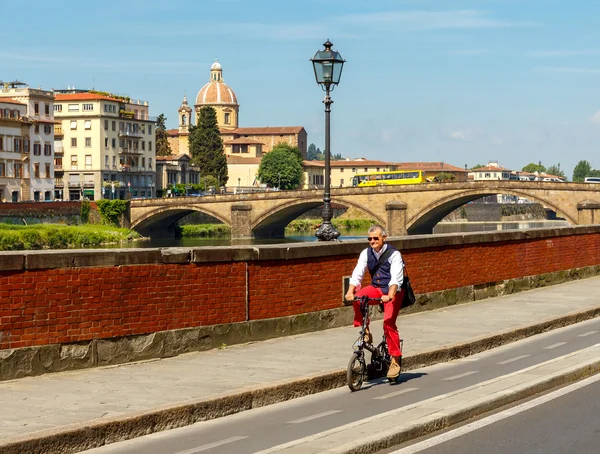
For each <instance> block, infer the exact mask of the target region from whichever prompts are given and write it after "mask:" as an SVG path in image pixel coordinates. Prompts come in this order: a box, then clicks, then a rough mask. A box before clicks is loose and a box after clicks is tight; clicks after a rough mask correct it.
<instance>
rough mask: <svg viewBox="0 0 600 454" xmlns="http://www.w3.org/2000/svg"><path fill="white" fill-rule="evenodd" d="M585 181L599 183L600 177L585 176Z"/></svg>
mask: <svg viewBox="0 0 600 454" xmlns="http://www.w3.org/2000/svg"><path fill="white" fill-rule="evenodd" d="M583 181H584V182H585V183H600V177H585V180H583Z"/></svg>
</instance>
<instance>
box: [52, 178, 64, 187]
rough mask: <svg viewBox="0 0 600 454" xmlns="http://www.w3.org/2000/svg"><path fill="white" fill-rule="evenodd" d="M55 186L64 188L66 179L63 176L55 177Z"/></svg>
mask: <svg viewBox="0 0 600 454" xmlns="http://www.w3.org/2000/svg"><path fill="white" fill-rule="evenodd" d="M54 186H55V187H61V188H62V187H64V186H65V181H64V180H63V179H62V178H55V179H54Z"/></svg>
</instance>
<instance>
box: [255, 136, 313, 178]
mask: <svg viewBox="0 0 600 454" xmlns="http://www.w3.org/2000/svg"><path fill="white" fill-rule="evenodd" d="M302 177H303V172H302V153H301V152H300V149H298V147H292V146H291V145H289V144H287V143H280V144H277V145H276V146H275V147H274V148H273V149H272V150H271V151H269V152H268V153H266V154H265V155H264V156H263V158H262V160H261V162H260V166H259V167H258V179H259V180H260V182H261V183H265V184H268V185H269V186H271V187H276V188H279V189H296V188H298V187H300V185H301V184H302Z"/></svg>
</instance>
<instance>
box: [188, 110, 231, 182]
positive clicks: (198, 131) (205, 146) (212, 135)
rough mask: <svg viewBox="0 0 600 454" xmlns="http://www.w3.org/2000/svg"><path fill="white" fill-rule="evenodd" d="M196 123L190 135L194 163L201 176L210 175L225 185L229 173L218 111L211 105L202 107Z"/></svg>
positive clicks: (191, 128)
mask: <svg viewBox="0 0 600 454" xmlns="http://www.w3.org/2000/svg"><path fill="white" fill-rule="evenodd" d="M196 123H197V124H196V126H191V127H190V136H189V144H190V154H191V156H192V164H195V165H196V166H198V167H199V169H200V175H201V177H205V176H208V175H210V176H212V177H214V178H216V179H217V181H218V182H219V184H220V185H222V186H224V185H225V184H226V183H227V180H228V179H229V175H228V172H227V158H226V157H225V152H224V150H223V140H222V139H221V134H220V133H219V126H218V123H217V112H216V111H215V109H213V108H212V107H210V106H204V107H202V108H201V109H200V113H199V115H198V121H197V122H196Z"/></svg>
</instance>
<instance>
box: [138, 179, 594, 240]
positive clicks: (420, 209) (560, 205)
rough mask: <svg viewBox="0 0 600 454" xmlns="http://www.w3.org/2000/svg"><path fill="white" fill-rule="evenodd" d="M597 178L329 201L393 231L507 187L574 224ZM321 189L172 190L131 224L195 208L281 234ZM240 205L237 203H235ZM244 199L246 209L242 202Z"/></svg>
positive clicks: (380, 192) (417, 188) (586, 210)
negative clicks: (198, 193) (185, 193)
mask: <svg viewBox="0 0 600 454" xmlns="http://www.w3.org/2000/svg"><path fill="white" fill-rule="evenodd" d="M595 186H597V185H592V184H586V183H556V182H520V181H475V182H455V183H425V184H419V185H405V186H376V187H369V188H333V189H332V190H331V202H332V204H337V205H341V206H345V207H354V208H357V209H358V210H360V211H362V212H363V213H364V214H365V217H369V218H372V219H374V220H375V222H377V223H379V224H381V225H383V226H385V227H386V228H387V229H388V231H390V232H391V233H392V234H394V235H402V234H405V233H409V234H424V233H431V232H432V230H433V227H434V226H435V225H436V224H437V223H438V222H439V221H440V220H442V219H443V218H444V217H445V216H447V215H448V214H450V213H451V212H452V211H453V210H455V209H457V208H459V207H461V206H463V205H465V204H467V203H469V202H472V201H474V200H477V199H480V198H481V197H484V196H490V195H496V194H508V195H512V196H515V197H519V198H525V199H529V200H531V201H533V202H537V203H539V204H541V205H542V206H543V207H544V208H546V209H547V210H551V211H553V212H554V213H556V215H557V217H560V218H564V219H565V220H567V221H568V222H569V223H570V224H572V225H582V224H590V223H593V224H595V223H600V212H598V211H595V210H597V209H596V208H594V206H595V205H594V204H595V203H596V204H600V192H599V191H598V190H597V189H596V188H595ZM322 204H323V193H322V191H320V190H316V189H311V190H301V191H273V192H263V193H245V194H227V195H212V196H207V197H187V198H183V197H181V198H180V197H177V198H172V199H154V200H140V201H137V200H134V201H132V202H131V227H132V228H133V229H135V230H138V231H139V232H140V233H142V234H145V232H146V231H149V232H152V231H153V230H154V231H156V232H166V231H169V228H168V226H167V227H166V228H164V227H163V228H160V226H158V224H161V223H162V224H165V225H166V224H168V223H171V224H173V223H175V222H177V221H178V220H179V219H180V218H182V217H183V216H186V215H187V214H189V213H192V212H194V211H199V212H202V213H205V214H208V215H210V216H213V217H214V218H216V219H218V220H219V221H221V222H223V223H225V224H226V225H229V226H230V227H231V229H232V235H233V237H237V238H243V237H257V238H265V237H281V236H283V232H284V228H285V226H286V225H287V224H288V223H289V222H291V221H292V220H294V219H296V218H297V217H298V216H300V215H302V214H303V213H305V212H307V211H309V210H311V209H314V208H317V207H319V206H322ZM236 206H237V207H238V208H234V207H236ZM241 206H244V207H245V208H244V209H240V208H239V207H241Z"/></svg>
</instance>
